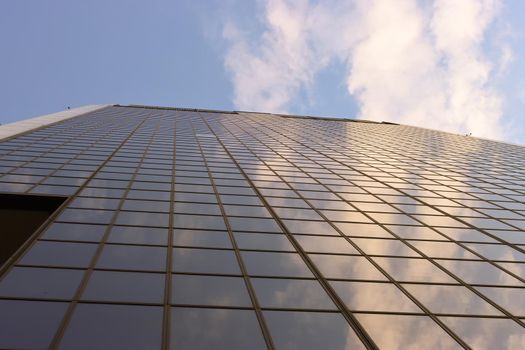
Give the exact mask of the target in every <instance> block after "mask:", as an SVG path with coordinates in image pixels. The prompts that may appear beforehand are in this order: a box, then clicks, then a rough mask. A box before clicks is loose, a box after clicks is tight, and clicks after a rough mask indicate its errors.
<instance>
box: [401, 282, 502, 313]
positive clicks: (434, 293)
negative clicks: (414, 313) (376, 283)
mask: <svg viewBox="0 0 525 350" xmlns="http://www.w3.org/2000/svg"><path fill="white" fill-rule="evenodd" d="M404 287H405V289H406V290H408V292H409V293H410V294H412V295H413V296H414V297H416V298H417V299H418V300H419V301H420V302H421V303H422V304H423V305H425V306H426V307H427V308H428V309H429V310H430V311H431V312H433V313H436V314H458V315H460V314H465V315H502V314H501V312H499V311H498V310H497V309H496V308H494V307H493V306H491V305H490V304H489V303H487V302H486V301H484V300H483V299H481V298H480V297H479V296H477V295H476V294H474V293H473V292H471V291H470V290H468V289H467V288H465V287H462V286H439V285H422V284H407V285H404Z"/></svg>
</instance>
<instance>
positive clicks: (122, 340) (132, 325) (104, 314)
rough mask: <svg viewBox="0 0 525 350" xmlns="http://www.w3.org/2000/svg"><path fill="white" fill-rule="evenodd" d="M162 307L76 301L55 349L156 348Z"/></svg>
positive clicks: (158, 339)
mask: <svg viewBox="0 0 525 350" xmlns="http://www.w3.org/2000/svg"><path fill="white" fill-rule="evenodd" d="M162 311H163V310H162V307H160V306H137V305H111V304H79V305H78V306H77V307H76V308H75V312H74V313H73V316H72V318H71V321H70V323H69V326H68V327H67V329H66V331H65V333H64V336H63V338H62V341H61V342H60V345H59V349H75V350H77V349H78V350H82V349H86V350H87V349H132V348H133V349H159V348H160V346H161V336H162Z"/></svg>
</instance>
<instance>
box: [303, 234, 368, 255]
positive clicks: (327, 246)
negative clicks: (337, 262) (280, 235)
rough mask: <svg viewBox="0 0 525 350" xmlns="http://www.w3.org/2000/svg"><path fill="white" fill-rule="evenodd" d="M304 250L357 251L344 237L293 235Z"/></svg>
mask: <svg viewBox="0 0 525 350" xmlns="http://www.w3.org/2000/svg"><path fill="white" fill-rule="evenodd" d="M295 239H296V240H297V242H299V245H300V246H301V248H303V250H304V251H306V252H316V253H340V254H358V251H357V250H356V249H355V248H354V247H353V246H352V245H351V244H350V243H349V242H348V241H347V240H346V239H345V238H344V237H323V236H295Z"/></svg>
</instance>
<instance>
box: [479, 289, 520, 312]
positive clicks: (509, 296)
mask: <svg viewBox="0 0 525 350" xmlns="http://www.w3.org/2000/svg"><path fill="white" fill-rule="evenodd" d="M476 289H477V290H479V291H480V292H481V293H483V294H484V295H485V296H487V297H489V298H490V299H491V300H492V301H494V302H495V303H496V304H498V305H500V306H502V307H503V308H504V309H506V310H507V311H509V312H510V313H511V314H513V315H515V316H519V317H525V289H523V288H493V287H476Z"/></svg>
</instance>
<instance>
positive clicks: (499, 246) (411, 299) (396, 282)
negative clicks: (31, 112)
mask: <svg viewBox="0 0 525 350" xmlns="http://www.w3.org/2000/svg"><path fill="white" fill-rule="evenodd" d="M79 113H80V114H79ZM1 128H2V127H0V135H2V134H1ZM12 129H13V128H12ZM13 130H15V131H14V132H11V134H9V135H7V136H5V135H4V139H3V140H0V194H1V197H0V201H2V202H3V207H2V208H3V209H2V210H4V214H3V216H2V218H3V219H2V221H3V223H2V228H1V231H2V234H1V236H0V239H2V240H3V241H4V242H8V241H9V242H10V243H9V244H11V243H13V242H14V243H13V244H15V245H16V246H13V249H11V250H10V251H9V252H6V253H4V255H5V259H4V261H3V265H2V268H1V270H0V349H45V348H53V349H265V348H268V349H421V348H429V349H458V348H473V349H519V348H524V347H525V328H524V327H525V232H524V231H525V148H523V147H520V146H515V145H509V144H504V143H498V142H493V141H488V140H481V139H477V138H473V137H467V136H462V135H454V134H449V133H444V132H438V131H432V130H426V129H421V128H415V127H409V126H402V125H393V124H388V123H373V122H364V121H356V120H347V119H329V118H326V119H323V118H314V117H300V116H285V115H274V114H261V113H248V112H221V111H205V110H186V109H177V108H161V107H146V106H105V107H102V108H93V109H91V110H89V111H86V110H82V111H80V112H78V113H77V114H75V112H74V111H73V112H71V113H70V114H68V115H67V116H66V117H63V118H62V119H60V118H59V119H51V120H50V121H48V122H44V123H42V124H39V125H33V126H30V127H28V128H26V130H25V131H24V132H22V133H20V130H19V129H17V128H16V127H15V128H14V129H13ZM35 203H43V204H42V205H43V206H44V207H45V208H47V209H46V210H47V211H46V210H44V209H40V207H39V208H35V207H34V206H35V205H36V204H35ZM28 211H36V212H38V213H42V212H45V213H46V214H45V215H44V216H42V215H41V216H39V218H40V219H39V220H40V221H35V222H36V224H35V225H34V226H35V227H34V228H31V229H28V233H27V238H25V239H24V240H22V241H21V242H18V243H16V242H15V241H16V240H14V239H13V237H15V236H16V237H20V234H19V233H17V231H16V228H17V227H21V226H22V225H23V224H24V221H26V220H24V218H28V217H29V214H27V213H28ZM20 213H22V214H20ZM24 213H26V214H24ZM37 216H38V215H37ZM17 217H18V218H19V219H20V217H22V220H21V221H20V220H19V221H16V218H17ZM11 220H14V221H11ZM2 244H3V243H2V242H0V246H1V245H2ZM5 246H7V243H6V244H5Z"/></svg>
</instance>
